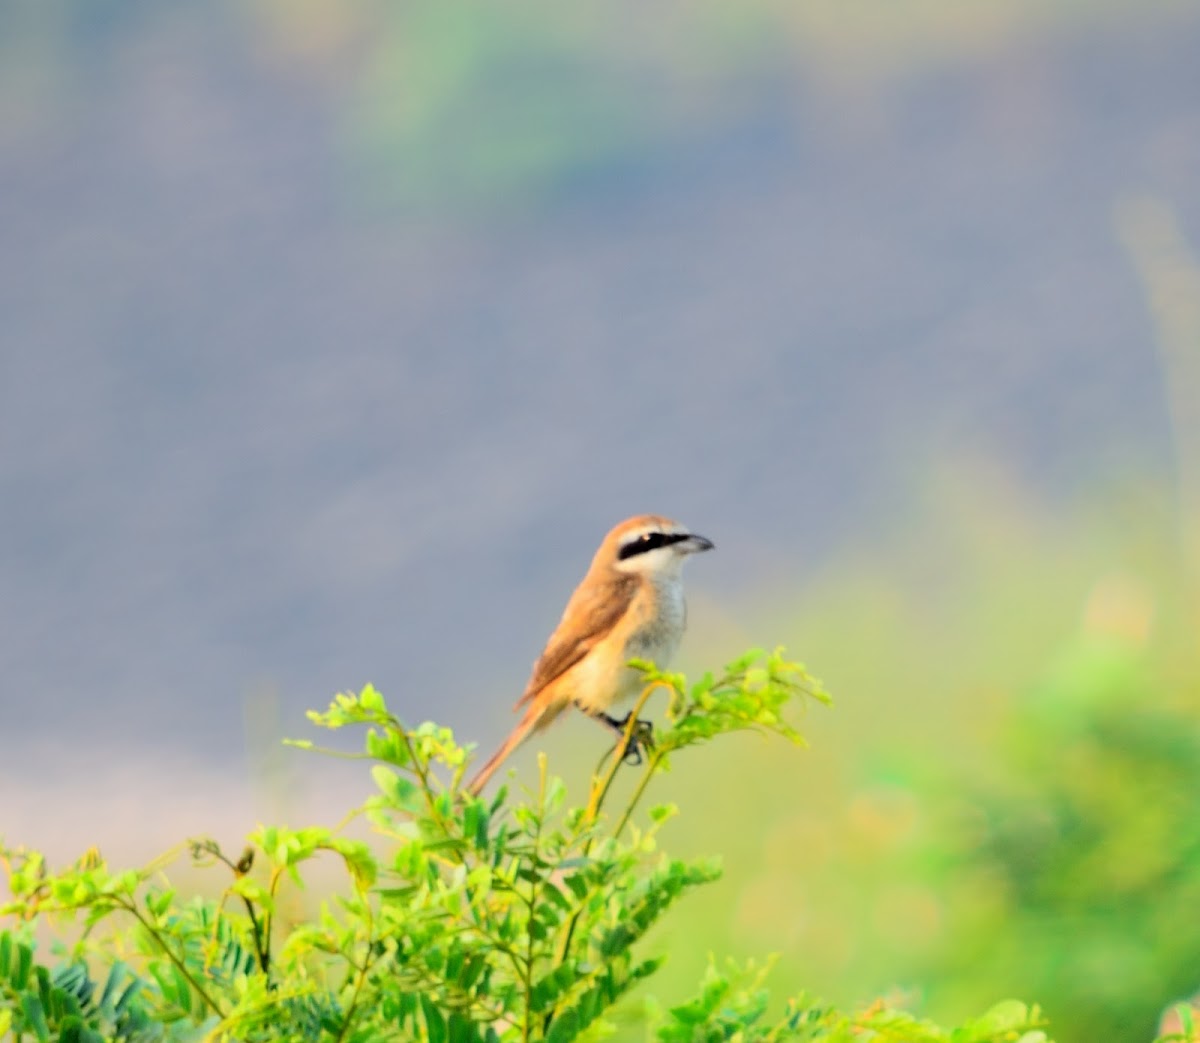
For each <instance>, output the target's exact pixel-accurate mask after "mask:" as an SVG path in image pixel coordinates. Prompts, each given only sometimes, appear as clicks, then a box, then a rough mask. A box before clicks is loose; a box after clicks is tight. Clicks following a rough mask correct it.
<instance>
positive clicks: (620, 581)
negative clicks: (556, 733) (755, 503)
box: [467, 514, 712, 794]
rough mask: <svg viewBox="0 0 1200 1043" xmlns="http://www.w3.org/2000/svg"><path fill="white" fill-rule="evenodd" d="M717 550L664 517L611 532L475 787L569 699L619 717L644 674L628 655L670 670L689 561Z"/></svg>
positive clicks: (597, 713)
mask: <svg viewBox="0 0 1200 1043" xmlns="http://www.w3.org/2000/svg"><path fill="white" fill-rule="evenodd" d="M711 547H712V543H711V542H710V541H709V540H706V539H705V538H704V537H703V536H695V535H692V534H691V533H689V532H688V531H687V529H685V528H684V527H683V526H682V525H680V524H679V523H678V522H674V521H671V519H669V518H664V517H662V516H661V515H656V514H641V515H637V516H636V517H633V518H629V519H627V520H625V521H623V522H621V524H620V525H617V526H616V527H615V528H614V529H612V530H611V531H610V532H609V533H608V535H607V536H605V537H604V541H603V542H602V543H601V544H600V548H599V549H598V550H597V551H596V554H595V557H593V558H592V564H591V567H590V568H589V569H588V571H587V575H585V576H584V577H583V580H582V582H580V584H579V586H578V587H576V588H575V592H574V593H573V594H572V595H571V599H570V600H569V601H568V602H567V607H566V609H565V610H564V611H563V615H562V619H561V620H560V621H559V624H558V626H557V627H556V628H555V629H554V633H552V634H551V635H550V640H549V641H547V642H546V648H545V650H544V651H543V652H542V654H541V656H539V657H538V661H537V662H536V663H535V664H534V667H533V674H532V676H531V677H530V679H529V684H528V685H526V687H525V693H524V694H523V695H522V696H521V698H520V699H519V700H518V701H517V706H516V708H517V709H518V710H520V709H521V708H522V707H524V712H523V713H522V714H521V719H520V720H519V721H518V722H517V725H516V727H515V728H514V729H513V731H512V733H511V734H510V735H509V737H508V738H507V739H506V740H505V741H504V743H503V745H501V747H500V749H499V750H497V751H496V752H495V753H494V754H493V755H492V757H491V758H490V759H489V760H488V761H487V763H486V764H484V765H483V767H482V768H480V769H479V771H478V773H477V774H476V775H475V777H474V778H473V779H472V780H471V781H470V783H469V784H468V786H467V789H468V790H469V792H471V793H476V794H477V793H479V792H480V791H481V790H482V789H483V787H484V786H486V785H487V783H488V780H489V779H490V778H491V777H492V775H494V774H495V772H496V771H497V769H499V767H500V765H501V764H503V763H504V761H505V759H506V758H507V757H508V755H509V754H510V753H512V751H513V750H515V749H516V748H517V747H518V746H520V745H521V743H522V742H524V741H525V740H526V739H527V738H528V737H529V736H530V735H532V734H533V733H534V732H537V731H540V730H541V729H542V728H545V727H546V726H547V725H548V724H550V723H551V722H552V721H553V720H554V719H555V718H556V717H558V715H559V714H560V713H562V711H563V710H564V709H566V708H567V707H568V706H570V705H571V704H574V705H576V706H578V707H579V709H581V710H583V711H584V712H585V713H588V714H590V715H591V716H594V717H598V718H600V719H601V720H605V722H606V723H609V724H611V723H613V722H612V720H611V718H608V716H607V715H608V711H609V710H610V709H611V708H612V707H613V706H614V705H616V704H617V703H620V702H622V701H624V700H626V699H628V698H630V697H631V696H633V695H634V694H635V693H636V692H637V690H638V687H639V681H640V674H638V672H637V671H635V670H631V669H629V667H628V666H627V665H626V664H627V663H628V661H629V660H630V659H633V658H638V659H649V660H652V661H653V662H655V663H656V664H657V665H659V666H665V665H666V664H667V661H668V660H669V659H670V657H671V656H672V655H673V654H674V652H675V649H676V647H677V646H678V644H679V639H680V638H681V637H682V635H683V629H684V625H685V622H686V610H685V606H684V601H683V583H682V579H681V576H680V570H681V568H682V566H683V561H684V559H685V558H686V557H687V556H688V555H689V554H692V553H695V552H697V551H702V550H708V549H710V548H711Z"/></svg>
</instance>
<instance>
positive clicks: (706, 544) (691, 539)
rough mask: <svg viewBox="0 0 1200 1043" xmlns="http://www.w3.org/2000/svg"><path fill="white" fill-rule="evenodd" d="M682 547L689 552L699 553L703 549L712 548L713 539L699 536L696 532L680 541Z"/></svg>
mask: <svg viewBox="0 0 1200 1043" xmlns="http://www.w3.org/2000/svg"><path fill="white" fill-rule="evenodd" d="M679 546H680V549H682V550H683V551H685V552H686V553H688V554H699V553H700V551H702V550H712V549H713V546H714V544H713V541H712V540H709V539H705V538H704V537H703V536H697V535H696V534H695V533H694V532H693V533H692V534H691V535H689V536H688V537H687V539H684V540H680V541H679Z"/></svg>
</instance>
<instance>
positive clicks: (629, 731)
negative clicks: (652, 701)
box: [584, 681, 662, 854]
mask: <svg viewBox="0 0 1200 1043" xmlns="http://www.w3.org/2000/svg"><path fill="white" fill-rule="evenodd" d="M661 684H662V682H661V681H652V682H651V683H650V684H648V685H646V686H645V687H644V688H643V689H642V694H641V695H640V696H638V701H637V702H636V703H634V706H633V709H632V710H631V711H630V713H629V720H628V721H626V722H625V733H624V735H623V736H622V737H621V741H620V742H619V743H618V744H617V748H616V749H615V750H613V755H612V760H611V761H610V763H609V766H608V771H607V772H605V774H604V775H603V776H602V777H601V778H600V779H597V780H593V782H592V793H591V796H590V797H589V799H588V806H587V811H586V812H584V818H585V820H586V821H588V822H595V821H596V818H597V816H598V815H599V814H600V808H601V806H602V805H603V804H604V798H605V797H606V796H608V790H609V787H610V786H612V783H613V779H615V778H616V777H617V769H618V768H619V767H620V766H621V761H622V760H624V758H625V754H626V752H627V751H628V750H629V744H630V742H632V741H633V733H634V731H635V730H636V729H637V725H638V714H640V713H641V711H642V707H643V706H645V705H646V700H647V699H649V698H650V693H651V692H653V691H654V689H655V688H658V687H659V686H660V685H661ZM586 853H587V851H586V850H585V851H584V854H586Z"/></svg>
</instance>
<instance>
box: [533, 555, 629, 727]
mask: <svg viewBox="0 0 1200 1043" xmlns="http://www.w3.org/2000/svg"><path fill="white" fill-rule="evenodd" d="M637 587H638V579H637V577H636V576H617V577H615V578H614V579H613V581H612V582H611V583H599V584H584V585H583V586H581V587H580V588H579V589H578V590H576V591H575V593H574V594H573V595H572V596H571V600H570V601H569V602H567V608H566V611H565V612H563V617H562V619H561V621H560V622H559V624H558V626H557V627H556V628H555V630H554V633H553V634H551V635H550V640H549V641H547V642H546V647H545V649H544V650H543V652H542V654H541V656H539V657H538V661H537V662H536V663H535V664H534V666H533V676H532V677H530V679H529V684H528V686H527V687H526V688H525V694H524V695H522V696H521V698H520V699H519V700H518V701H517V706H521V705H522V704H524V703H527V702H529V701H530V700H531V699H533V698H534V697H536V696H537V694H538V692H540V691H541V690H542V689H543V688H545V687H546V685H548V684H550V682H551V681H554V680H556V679H557V678H559V677H561V676H562V675H563V674H565V673H566V672H567V671H568V670H570V669H571V667H573V666H574V665H575V664H576V663H578V662H579V660H581V659H582V658H583V657H584V656H585V655H587V654H588V652H590V651H591V650H592V649H593V648H594V647H595V646H596V644H597V643H598V642H600V641H601V640H603V638H604V637H605V636H606V635H607V634H608V633H610V632H611V631H612V628H613V627H614V626H616V625H617V621H618V620H620V618H621V617H622V616H623V615H624V614H625V610H626V609H628V608H629V603H630V602H631V601H632V600H633V597H634V594H636V593H637Z"/></svg>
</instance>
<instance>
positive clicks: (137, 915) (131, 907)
mask: <svg viewBox="0 0 1200 1043" xmlns="http://www.w3.org/2000/svg"><path fill="white" fill-rule="evenodd" d="M118 904H119V905H121V906H122V907H123V908H124V909H126V910H127V911H128V912H130V913H132V914H133V917H134V919H135V920H137V922H138V923H140V924H141V925H142V927H144V928H145V929H146V932H147V933H148V934H149V935H150V937H151V938H153V939H154V940H155V941H156V942H157V943H158V947H159V948H160V949H162V951H163V952H164V953H166V956H167V959H168V960H170V961H171V963H173V964H174V965H175V969H176V970H177V971H179V973H180V974H182V975H183V976H184V978H185V979H187V983H188V984H189V985H190V986H191V987H192V988H193V989H195V990H196V993H197V994H198V995H199V996H200V998H201V999H202V1000H204V1002H205V1003H207V1004H208V1006H209V1009H210V1010H213V1011H215V1012H216V1013H217V1014H221V1008H220V1006H219V1005H218V1004H217V1001H216V1000H215V999H213V998H212V996H210V995H209V994H208V992H207V990H206V989H205V988H204V986H203V985H201V984H200V983H199V982H198V981H197V980H196V979H195V977H194V976H193V975H192V973H191V972H190V971H189V970H188V968H187V964H186V963H184V962H183V961H182V960H181V959H180V958H179V957H178V956H176V955H175V953H173V952H172V951H171V948H170V946H168V945H167V943H166V942H165V941H163V939H162V937H161V936H160V935H159V933H158V931H156V930H155V929H154V928H153V927H152V926H151V925H150V921H149V920H147V919H146V918H145V917H144V916H143V915H142V914H141V912H140V910H139V909H138V907H137V905H136V904H135V903H133V902H130V903H129V904H126V903H124V902H119V903H118ZM221 1016H222V1017H224V1014H221Z"/></svg>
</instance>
